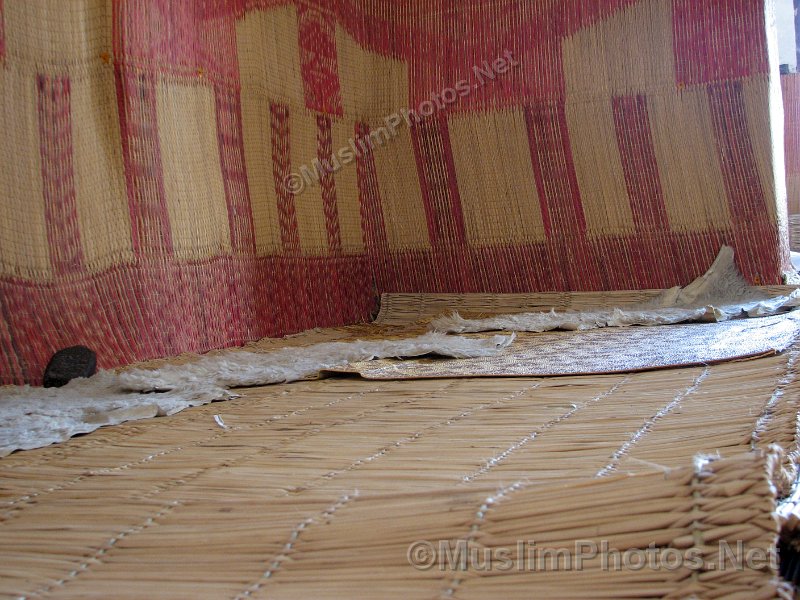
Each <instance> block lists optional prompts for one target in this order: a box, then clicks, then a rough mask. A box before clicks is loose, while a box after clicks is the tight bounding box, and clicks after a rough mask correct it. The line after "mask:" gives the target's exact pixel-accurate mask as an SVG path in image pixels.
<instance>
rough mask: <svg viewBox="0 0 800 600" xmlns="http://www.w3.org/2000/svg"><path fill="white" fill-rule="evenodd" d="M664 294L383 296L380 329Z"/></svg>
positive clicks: (771, 291)
mask: <svg viewBox="0 0 800 600" xmlns="http://www.w3.org/2000/svg"><path fill="white" fill-rule="evenodd" d="M760 289H761V290H763V291H764V293H765V294H766V295H768V296H786V295H789V294H791V293H792V292H794V291H795V290H796V289H798V288H797V286H793V285H772V286H762V287H761V288H760ZM661 293H663V290H629V291H616V292H545V293H533V294H383V295H382V296H381V308H380V311H379V312H378V315H377V316H376V318H375V324H376V325H387V326H389V325H392V326H399V325H411V324H414V323H418V322H429V321H431V320H432V319H433V318H434V317H438V316H440V315H443V314H447V313H451V312H454V311H455V312H459V313H461V314H462V315H465V316H471V317H475V318H479V317H481V316H489V315H504V314H517V313H525V312H537V311H550V310H556V311H566V310H597V309H603V310H610V309H614V308H617V307H623V308H624V307H629V306H632V305H637V304H643V303H645V302H648V301H649V300H652V299H653V298H655V297H656V296H657V295H659V294H661Z"/></svg>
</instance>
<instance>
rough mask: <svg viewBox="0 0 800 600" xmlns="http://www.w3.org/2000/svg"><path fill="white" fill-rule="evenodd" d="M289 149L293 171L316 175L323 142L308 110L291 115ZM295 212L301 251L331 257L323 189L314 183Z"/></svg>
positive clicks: (297, 197) (299, 197) (302, 194)
mask: <svg viewBox="0 0 800 600" xmlns="http://www.w3.org/2000/svg"><path fill="white" fill-rule="evenodd" d="M289 145H290V146H291V156H292V160H291V169H292V172H293V173H297V174H300V173H302V172H304V170H305V169H307V170H308V172H310V173H312V174H314V173H315V167H314V161H315V160H317V158H318V153H319V139H318V127H317V114H316V113H315V112H311V111H308V110H305V109H300V108H298V109H295V110H290V111H289ZM294 209H295V213H296V214H297V228H298V230H299V234H300V248H301V249H302V251H303V253H304V254H309V255H325V254H327V253H328V232H327V228H326V225H325V222H326V221H325V209H324V207H323V204H322V186H321V185H320V182H319V181H316V180H312V184H311V185H306V187H305V189H304V190H303V191H302V192H300V193H298V194H295V196H294Z"/></svg>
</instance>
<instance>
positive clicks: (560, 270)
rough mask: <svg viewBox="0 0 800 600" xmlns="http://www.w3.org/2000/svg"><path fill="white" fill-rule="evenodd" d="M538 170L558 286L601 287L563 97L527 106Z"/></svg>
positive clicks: (551, 261) (599, 272) (550, 257)
mask: <svg viewBox="0 0 800 600" xmlns="http://www.w3.org/2000/svg"><path fill="white" fill-rule="evenodd" d="M525 122H526V125H527V130H528V142H529V145H530V154H531V161H532V165H533V173H534V177H535V179H536V187H537V190H538V192H539V203H540V205H541V206H542V219H543V222H544V223H545V228H546V232H547V236H548V239H549V244H548V249H549V250H548V252H549V261H550V270H551V271H552V275H551V276H552V277H553V285H554V289H557V290H572V289H580V288H582V287H584V286H588V289H601V288H602V277H601V270H600V267H599V265H598V264H597V256H596V253H595V252H594V251H593V250H592V248H591V247H590V246H587V241H586V219H585V216H584V213H583V205H582V204H581V196H580V190H579V188H578V179H577V175H576V172H575V162H574V159H573V156H572V147H571V145H570V133H569V127H568V125H567V117H566V113H565V109H564V104H563V102H558V103H536V104H533V105H531V106H526V107H525Z"/></svg>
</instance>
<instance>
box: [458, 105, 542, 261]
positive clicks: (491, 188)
mask: <svg viewBox="0 0 800 600" xmlns="http://www.w3.org/2000/svg"><path fill="white" fill-rule="evenodd" d="M449 129H450V139H451V146H452V148H453V161H454V163H455V170H456V178H457V180H458V190H459V193H460V195H461V204H462V207H463V211H464V221H465V225H466V229H467V236H468V238H469V240H470V243H472V244H475V245H478V246H484V245H492V244H520V243H526V242H538V241H543V240H544V239H545V231H544V225H543V223H542V211H541V206H540V203H539V197H538V193H537V188H536V180H535V178H534V174H533V166H532V164H531V156H530V146H529V143H528V135H527V129H526V126H525V117H524V115H523V114H522V112H520V111H517V110H508V111H498V112H492V113H482V114H465V115H454V116H452V117H451V118H450V121H449Z"/></svg>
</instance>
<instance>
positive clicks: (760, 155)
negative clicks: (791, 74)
mask: <svg viewBox="0 0 800 600" xmlns="http://www.w3.org/2000/svg"><path fill="white" fill-rule="evenodd" d="M742 91H743V96H744V102H745V108H746V110H747V131H748V133H749V134H750V143H751V144H752V145H753V154H754V155H755V159H756V165H757V166H758V175H759V179H760V180H761V189H763V190H764V197H765V198H766V200H767V212H768V214H769V217H770V219H771V220H773V221H775V220H777V218H778V207H777V206H776V204H775V202H776V198H777V196H776V193H775V171H774V166H775V165H774V162H773V160H772V157H773V154H774V150H773V140H772V124H771V122H770V121H771V118H770V101H769V95H770V92H771V90H770V85H769V75H766V74H764V75H758V76H753V77H748V78H746V79H744V80H742ZM782 150H783V149H781V150H779V151H782Z"/></svg>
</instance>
